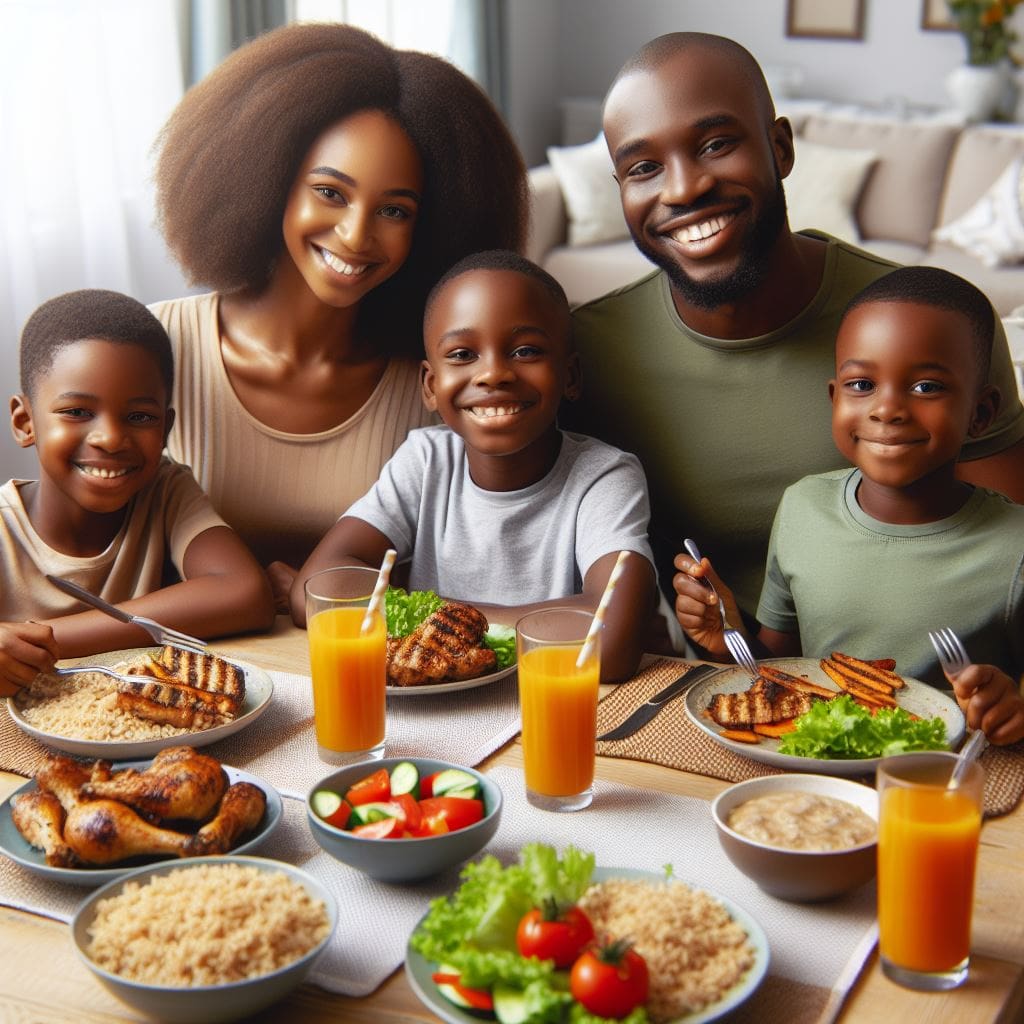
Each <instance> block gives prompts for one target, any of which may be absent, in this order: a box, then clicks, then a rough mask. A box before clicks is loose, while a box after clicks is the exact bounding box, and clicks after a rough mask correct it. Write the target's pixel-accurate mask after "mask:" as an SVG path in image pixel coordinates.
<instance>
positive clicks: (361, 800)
mask: <svg viewBox="0 0 1024 1024" xmlns="http://www.w3.org/2000/svg"><path fill="white" fill-rule="evenodd" d="M345 799H346V800H347V801H348V802H349V803H350V804H351V805H352V806H353V807H356V806H357V805H359V804H372V803H386V802H387V801H388V800H390V799H391V776H390V775H388V771H387V769H386V768H381V770H380V771H378V772H374V773H373V774H372V775H367V776H366V778H365V779H360V780H359V781H358V782H357V783H356V784H355V785H354V786H353V787H352V788H351V789H350V790H349V791H348V792H347V793H346V794H345Z"/></svg>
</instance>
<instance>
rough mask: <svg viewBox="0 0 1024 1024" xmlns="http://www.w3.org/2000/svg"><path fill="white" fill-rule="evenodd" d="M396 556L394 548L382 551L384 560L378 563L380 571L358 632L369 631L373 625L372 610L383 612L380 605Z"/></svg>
mask: <svg viewBox="0 0 1024 1024" xmlns="http://www.w3.org/2000/svg"><path fill="white" fill-rule="evenodd" d="M397 557H398V552H397V551H395V549H394V548H388V549H387V551H385V552H384V561H383V562H381V563H380V572H379V573H378V574H377V584H376V586H375V587H374V588H373V593H372V594H371V595H370V603H369V604H368V605H367V606H366V614H365V615H364V616H363V622H362V625H360V627H359V632H360V633H369V632H370V630H371V628H372V627H373V615H374V612H380V613H381V615H383V614H384V609H383V608H382V607H381V606H382V605H383V603H384V593H385V591H386V590H387V589H388V580H390V579H391V569H392V568H393V566H394V564H395V559H396V558H397Z"/></svg>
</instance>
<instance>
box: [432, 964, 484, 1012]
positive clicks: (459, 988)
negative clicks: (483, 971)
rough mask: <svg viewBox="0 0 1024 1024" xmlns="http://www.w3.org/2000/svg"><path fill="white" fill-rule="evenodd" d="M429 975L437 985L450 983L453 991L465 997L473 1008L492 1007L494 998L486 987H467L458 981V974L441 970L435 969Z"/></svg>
mask: <svg viewBox="0 0 1024 1024" xmlns="http://www.w3.org/2000/svg"><path fill="white" fill-rule="evenodd" d="M430 977H431V978H432V979H433V981H434V983H435V984H437V985H451V987H452V988H453V989H455V991H456V992H457V993H458V994H459V995H460V996H461V997H462V998H463V999H465V1000H466V1002H467V1003H468V1004H469V1005H470V1006H471V1007H473V1009H474V1010H493V1009H494V999H493V998H492V997H491V993H490V992H488V991H487V989H485V988H467V987H466V986H465V985H462V984H460V983H459V975H458V974H447V973H445V972H442V971H435V972H434V973H433V974H432V975H431V976H430Z"/></svg>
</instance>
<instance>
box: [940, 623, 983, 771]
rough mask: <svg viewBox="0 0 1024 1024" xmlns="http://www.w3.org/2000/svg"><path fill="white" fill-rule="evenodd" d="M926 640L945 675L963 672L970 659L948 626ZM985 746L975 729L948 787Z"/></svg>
mask: <svg viewBox="0 0 1024 1024" xmlns="http://www.w3.org/2000/svg"><path fill="white" fill-rule="evenodd" d="M928 639H929V640H931V642H932V647H934V648H935V653H936V654H937V655H938V656H939V664H940V665H941V666H942V671H943V672H945V673H946V675H948V676H955V675H957V674H959V673H960V672H963V670H964V669H965V668H967V666H968V665H970V663H971V659H970V658H969V657H968V655H967V648H966V647H964V645H963V641H961V639H960V637H958V636H957V635H956V633H954V632H953V630H952V629H950V627H949V626H944V627H943V628H942V629H932V630H929V631H928ZM987 746H988V737H987V736H986V735H985V734H984V733H983V732H982V731H981V730H980V729H976V730H975V731H974V732H973V733H971V735H970V737H969V738H968V740H967V742H966V743H965V744H964V745H963V747H962V748H961V750H960V758H959V760H958V761H957V763H956V766H955V767H954V769H953V774H952V776H951V777H950V780H949V787H950V788H951V789H955V788H956V787H957V786H958V785H959V784H960V780H961V779H962V778H963V776H964V774H965V773H966V771H967V768H968V767H969V765H970V763H971V762H972V761H973V760H974V759H975V758H976V757H977V756H978V755H979V754H980V753H981V752H982V751H983V750H984V749H985V747H987Z"/></svg>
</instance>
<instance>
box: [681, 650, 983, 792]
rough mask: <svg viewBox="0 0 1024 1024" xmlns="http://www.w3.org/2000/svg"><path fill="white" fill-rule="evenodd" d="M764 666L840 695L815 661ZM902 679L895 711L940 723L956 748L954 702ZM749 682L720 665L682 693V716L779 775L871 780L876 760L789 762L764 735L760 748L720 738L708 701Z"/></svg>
mask: <svg viewBox="0 0 1024 1024" xmlns="http://www.w3.org/2000/svg"><path fill="white" fill-rule="evenodd" d="M765 664H767V665H774V666H775V667H776V668H779V669H782V671H783V672H788V673H789V674H790V675H794V676H806V677H807V678H808V679H809V680H810V681H811V682H813V683H818V684H819V685H820V686H825V687H827V688H828V689H830V690H835V691H836V693H840V692H841V691H840V689H839V687H838V686H836V684H835V683H834V682H833V681H832V680H831V679H830V678H829V677H828V676H827V675H826V673H825V671H824V670H823V669H822V668H821V666H820V665H819V664H818V662H817V660H816V659H814V658H770V659H765ZM903 679H904V680H905V682H906V684H907V685H906V687H905V688H904V689H902V690H898V691H897V694H896V702H897V704H898V705H899V707H901V708H903V709H904V710H905V711H909V712H910V713H911V714H913V715H917V716H918V717H920V718H935V717H938V718H941V719H942V721H943V722H944V723H945V725H946V739H947V740H948V742H949V745H950V747H952V748H954V749H955V748H956V746H957V744H958V743H959V742H960V740H961V739H963V735H964V716H963V712H961V710H960V708H959V706H958V705H957V702H956V701H955V700H953V698H952V697H951V696H949V695H948V694H945V693H943V692H942V690H938V689H936V688H935V687H934V686H929V685H928V684H927V683H922V682H921V681H920V680H919V679H911V678H910V677H909V676H904V677H903ZM750 683H751V679H750V676H749V675H748V674H747V672H746V671H745V670H744V669H742V668H740V667H739V666H738V665H728V666H725V667H723V668H722V670H721V671H720V672H715V673H714V675H710V676H705V677H704V678H703V679H701V680H700V681H699V682H697V683H695V684H694V686H693V687H692V688H691V689H690V690H688V691H687V693H686V712H687V714H688V715H689V716H690V719H691V720H692V721H693V723H694V724H695V725H696V726H697V728H698V729H701V730H702V731H703V732H706V733H707V734H708V735H709V736H710V737H711V738H712V739H713V740H714V741H715V742H716V743H720V744H721V745H722V746H723V747H725V748H726V749H727V750H732V751H734V752H735V753H737V754H741V755H742V756H743V757H749V758H750V759H751V760H752V761H760V762H762V763H763V764H769V765H771V766H772V767H773V768H781V769H782V770H783V771H787V772H816V773H817V774H819V775H842V776H846V777H850V776H858V775H870V774H872V773H873V772H874V771H875V769H876V768H877V767H878V762H879V761H880V760H881V758H879V757H866V758H860V759H857V760H839V759H832V758H817V757H794V756H793V755H791V754H780V753H779V741H778V740H777V739H771V738H769V737H767V736H762V737H761V742H760V743H739V742H737V741H736V740H730V739H729V738H728V737H726V736H723V735H722V726H720V725H719V724H718V723H717V722H716V721H715V720H714V719H713V718H712V717H711V716H710V715H709V714H708V708H709V707H710V706H711V699H712V697H714V695H715V694H716V693H741V692H742V691H743V690H746V689H749V687H750Z"/></svg>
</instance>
